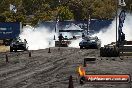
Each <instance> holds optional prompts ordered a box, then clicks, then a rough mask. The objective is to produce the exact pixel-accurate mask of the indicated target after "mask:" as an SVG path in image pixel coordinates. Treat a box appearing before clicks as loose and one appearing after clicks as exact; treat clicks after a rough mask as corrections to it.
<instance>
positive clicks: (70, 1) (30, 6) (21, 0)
mask: <svg viewBox="0 0 132 88" xmlns="http://www.w3.org/2000/svg"><path fill="white" fill-rule="evenodd" d="M125 2H126V4H127V6H126V7H125V9H126V10H127V11H128V12H131V11H132V0H125ZM9 4H13V5H15V6H16V8H17V13H13V12H11V11H10V10H9ZM119 8H120V7H119ZM115 13H116V0H60V2H59V0H0V21H5V22H14V21H21V22H23V23H31V24H36V23H37V22H38V21H41V20H45V21H50V20H56V18H57V17H58V16H59V19H60V20H62V21H63V20H86V19H87V18H88V15H89V14H91V17H92V18H94V19H113V18H114V17H115Z"/></svg>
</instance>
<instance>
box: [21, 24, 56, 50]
mask: <svg viewBox="0 0 132 88" xmlns="http://www.w3.org/2000/svg"><path fill="white" fill-rule="evenodd" d="M54 34H55V33H53V32H50V31H48V29H47V28H44V27H42V28H41V27H38V28H33V27H31V26H25V27H24V28H23V32H22V33H21V34H20V38H21V39H22V40H24V39H26V40H27V43H28V46H29V48H28V49H29V50H38V49H45V48H48V47H54V45H55V44H54V41H53V38H54Z"/></svg>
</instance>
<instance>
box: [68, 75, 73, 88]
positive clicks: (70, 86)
mask: <svg viewBox="0 0 132 88" xmlns="http://www.w3.org/2000/svg"><path fill="white" fill-rule="evenodd" d="M68 88H74V86H73V80H72V75H71V76H70V78H69V86H68Z"/></svg>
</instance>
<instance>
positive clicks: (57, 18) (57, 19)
mask: <svg viewBox="0 0 132 88" xmlns="http://www.w3.org/2000/svg"><path fill="white" fill-rule="evenodd" d="M60 5H61V1H60V0H59V6H60ZM59 13H60V11H58V14H57V17H56V24H55V33H56V31H57V25H58V22H59V19H60V18H59ZM54 40H56V38H55V35H54Z"/></svg>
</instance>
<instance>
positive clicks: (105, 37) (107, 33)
mask: <svg viewBox="0 0 132 88" xmlns="http://www.w3.org/2000/svg"><path fill="white" fill-rule="evenodd" d="M117 21H119V19H118V20H117ZM131 23H132V15H131V14H126V19H125V21H124V24H123V28H122V31H123V32H124V33H125V36H126V38H125V40H127V41H131V40H132V29H131V28H132V25H131ZM117 26H118V24H117ZM93 36H98V37H99V39H101V43H102V44H101V46H104V45H107V44H110V43H111V42H116V20H113V22H112V24H111V25H110V26H109V27H107V28H104V29H101V31H100V32H99V33H96V34H94V35H93Z"/></svg>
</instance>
